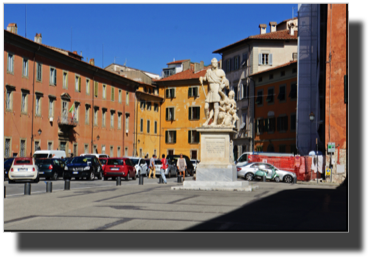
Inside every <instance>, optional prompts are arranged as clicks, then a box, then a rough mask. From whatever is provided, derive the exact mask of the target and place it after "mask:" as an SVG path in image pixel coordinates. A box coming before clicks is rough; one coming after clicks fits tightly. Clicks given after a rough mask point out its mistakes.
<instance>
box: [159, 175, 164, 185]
mask: <svg viewBox="0 0 380 274" xmlns="http://www.w3.org/2000/svg"><path fill="white" fill-rule="evenodd" d="M158 183H159V184H163V183H164V180H162V176H160V177H159V178H158Z"/></svg>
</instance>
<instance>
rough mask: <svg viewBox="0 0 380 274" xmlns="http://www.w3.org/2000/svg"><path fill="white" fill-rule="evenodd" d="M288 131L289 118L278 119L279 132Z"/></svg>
mask: <svg viewBox="0 0 380 274" xmlns="http://www.w3.org/2000/svg"><path fill="white" fill-rule="evenodd" d="M287 130H288V116H281V117H277V131H287Z"/></svg>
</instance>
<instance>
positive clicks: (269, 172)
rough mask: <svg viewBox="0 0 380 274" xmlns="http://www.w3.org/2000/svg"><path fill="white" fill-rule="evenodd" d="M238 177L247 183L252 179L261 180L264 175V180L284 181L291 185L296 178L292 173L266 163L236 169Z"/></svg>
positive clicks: (251, 164)
mask: <svg viewBox="0 0 380 274" xmlns="http://www.w3.org/2000/svg"><path fill="white" fill-rule="evenodd" d="M237 173H238V177H243V178H245V179H246V180H248V181H252V180H254V179H262V177H263V176H264V174H266V176H265V177H266V180H273V181H276V182H280V181H284V182H286V183H291V182H293V180H294V179H295V178H296V176H297V175H296V174H295V173H294V172H290V171H287V170H281V169H278V168H277V167H275V166H273V165H271V164H268V163H248V164H246V165H244V166H241V167H237Z"/></svg>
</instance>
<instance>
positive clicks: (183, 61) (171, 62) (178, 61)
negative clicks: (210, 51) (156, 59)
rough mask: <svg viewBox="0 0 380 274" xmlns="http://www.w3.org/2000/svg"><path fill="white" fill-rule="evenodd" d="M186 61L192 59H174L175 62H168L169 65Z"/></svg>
mask: <svg viewBox="0 0 380 274" xmlns="http://www.w3.org/2000/svg"><path fill="white" fill-rule="evenodd" d="M186 61H190V59H186V60H178V61H173V62H170V63H167V65H173V64H182V63H183V62H186Z"/></svg>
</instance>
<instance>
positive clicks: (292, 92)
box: [289, 83, 297, 99]
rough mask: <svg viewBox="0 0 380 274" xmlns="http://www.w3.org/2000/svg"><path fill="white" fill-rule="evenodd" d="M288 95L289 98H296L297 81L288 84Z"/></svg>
mask: <svg viewBox="0 0 380 274" xmlns="http://www.w3.org/2000/svg"><path fill="white" fill-rule="evenodd" d="M289 97H290V98H291V99H297V83H292V84H291V85H290V94H289Z"/></svg>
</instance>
